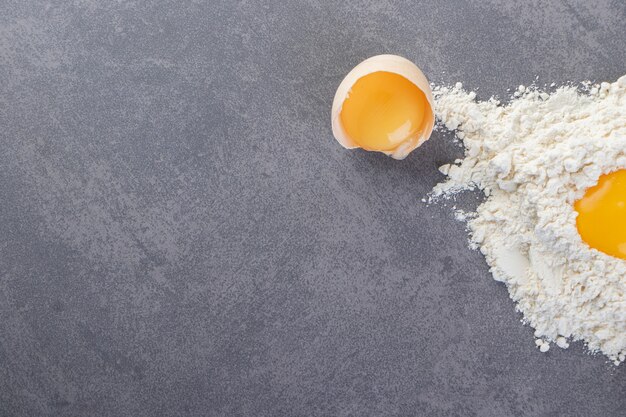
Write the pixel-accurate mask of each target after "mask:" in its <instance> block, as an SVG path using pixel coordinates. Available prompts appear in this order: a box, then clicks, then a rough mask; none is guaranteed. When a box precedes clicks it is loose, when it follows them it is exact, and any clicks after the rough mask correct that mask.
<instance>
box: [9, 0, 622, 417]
mask: <svg viewBox="0 0 626 417" xmlns="http://www.w3.org/2000/svg"><path fill="white" fill-rule="evenodd" d="M625 33H626V5H625V4H624V2H622V1H596V2H587V1H567V0H558V1H557V0H555V1H550V2H544V1H539V0H535V1H527V2H518V1H514V0H506V1H485V2H478V1H476V2H465V1H436V2H419V1H322V0H307V1H280V0H272V1H255V0H251V1H206V2H202V1H189V0H184V1H181V0H176V1H174V0H172V1H166V0H163V1H121V0H120V1H98V0H73V1H69V0H52V1H36V0H0V126H1V130H0V415H2V416H103V417H106V416H112V417H113V416H133V417H135V416H387V415H389V416H392V415H394V416H396V415H397V416H494V417H496V416H498V417H499V416H624V415H626V412H625V409H626V396H625V393H626V380H625V376H626V374H625V367H624V366H621V367H618V368H615V367H613V366H611V365H610V364H608V363H607V362H606V360H605V358H604V357H601V356H590V355H588V354H586V353H585V352H584V349H583V347H582V345H581V344H574V345H573V347H572V348H571V349H568V350H565V351H563V350H560V349H558V348H556V347H553V348H552V349H551V350H550V352H549V353H548V354H541V353H539V352H538V351H537V349H536V348H535V347H534V341H533V337H532V330H531V329H530V328H528V327H525V326H522V325H521V324H520V316H519V315H518V314H517V313H516V312H515V310H514V306H513V304H512V302H511V301H510V300H509V298H508V296H507V292H506V289H505V288H504V286H502V285H501V284H498V283H496V282H495V281H493V280H492V279H491V278H490V276H489V273H488V270H487V266H486V265H485V262H484V260H483V258H482V257H481V255H480V254H479V253H477V252H473V251H470V250H469V249H467V245H466V239H467V238H466V233H465V232H464V229H463V225H462V224H460V223H457V222H455V221H454V219H453V216H452V214H451V210H450V208H449V207H448V208H445V207H427V206H425V204H423V203H422V202H421V201H420V199H421V198H422V197H423V196H424V195H425V194H426V193H427V192H428V191H429V190H430V189H431V187H432V186H433V185H434V184H436V183H437V182H438V181H440V180H441V176H440V174H439V173H438V172H437V169H436V167H437V166H438V165H439V164H441V163H444V162H448V161H451V160H453V159H454V158H455V157H457V156H458V155H459V152H460V151H459V149H458V148H457V147H456V146H455V145H453V144H452V142H451V138H450V136H449V135H446V134H442V133H436V134H434V135H433V137H432V139H431V140H430V141H429V142H428V143H427V144H426V145H425V146H424V147H423V148H422V149H421V150H420V151H419V152H417V153H415V154H414V155H411V156H410V157H409V158H408V159H406V160H405V161H402V162H397V161H393V160H391V159H389V158H386V157H384V156H381V155H374V154H368V153H365V152H362V151H353V152H348V151H345V150H343V149H342V148H340V147H339V146H338V145H337V143H336V142H335V141H334V139H333V138H332V135H331V131H330V122H329V112H330V105H331V102H332V97H333V94H334V91H335V88H336V87H337V85H338V83H339V82H340V80H341V79H342V77H343V76H344V75H345V74H346V73H347V72H348V71H349V70H350V68H351V67H352V66H354V65H355V64H357V63H358V62H359V61H360V60H362V59H364V58H366V57H369V56H371V55H375V54H378V53H397V54H401V55H404V56H406V57H408V58H409V59H411V60H414V61H415V62H416V63H418V65H420V66H421V67H422V68H423V69H424V71H425V72H426V73H427V74H428V75H429V76H430V78H431V79H432V80H433V81H435V82H446V83H452V82H455V81H458V80H460V81H463V82H464V83H465V85H466V86H468V87H469V88H479V92H480V95H481V96H482V97H483V98H484V97H488V96H490V95H492V94H500V95H505V94H506V89H507V88H509V87H515V86H517V85H519V84H529V83H531V82H532V81H533V80H535V76H538V77H539V81H538V82H539V83H540V84H543V83H546V82H547V83H549V82H552V81H556V82H559V83H562V82H566V81H570V80H572V81H580V80H583V79H588V78H590V79H593V80H600V81H602V80H614V79H616V78H617V77H618V76H620V75H622V74H623V73H624V72H625V68H626V49H625V48H624V41H625V35H624V34H625ZM478 199H479V196H478V195H468V196H465V197H464V199H463V201H461V202H460V203H459V204H460V205H463V206H467V205H472V204H476V202H477V201H478Z"/></svg>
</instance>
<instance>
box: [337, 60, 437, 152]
mask: <svg viewBox="0 0 626 417" xmlns="http://www.w3.org/2000/svg"><path fill="white" fill-rule="evenodd" d="M378 71H386V72H392V73H395V74H398V75H401V76H403V77H404V78H406V79H407V80H409V81H410V82H412V83H413V84H415V85H416V86H417V88H419V89H420V90H421V91H422V92H423V93H424V95H425V96H426V100H427V101H428V104H429V105H430V109H429V114H428V115H427V118H426V120H425V121H424V128H423V129H422V131H421V132H420V133H419V134H418V135H416V136H414V137H411V138H409V139H407V140H405V141H404V142H402V143H401V144H400V145H398V147H397V148H395V149H393V150H391V151H379V152H382V153H384V154H386V155H389V156H391V157H392V158H395V159H404V158H406V156H407V155H408V154H409V153H411V151H413V150H414V149H415V148H417V147H418V146H420V145H421V144H422V143H424V142H426V140H428V138H429V137H430V134H431V133H432V131H433V127H434V126H435V113H434V108H435V107H434V100H433V92H432V90H431V88H430V84H429V83H428V80H427V79H426V76H424V73H423V72H422V71H421V70H420V69H419V68H418V67H417V65H415V64H414V63H413V62H411V61H409V60H408V59H406V58H403V57H401V56H397V55H377V56H373V57H371V58H369V59H366V60H365V61H363V62H361V63H360V64H359V65H357V66H356V67H354V68H353V69H352V71H350V72H349V73H348V75H346V77H345V78H344V79H343V81H342V82H341V84H339V87H338V88H337V92H336V93H335V99H334V100H333V107H332V111H331V118H332V127H333V135H334V136H335V139H337V142H339V143H340V144H341V146H343V147H344V148H346V149H354V148H358V147H359V145H357V144H356V142H354V141H353V140H352V139H351V138H350V137H349V136H348V135H347V134H346V132H345V130H344V128H343V126H342V124H341V118H340V117H339V115H340V114H341V108H342V107H343V103H344V101H345V100H346V98H347V96H348V93H349V92H350V90H351V89H352V86H353V85H354V83H356V82H357V80H359V79H360V78H361V77H363V76H365V75H367V74H370V73H373V72H378Z"/></svg>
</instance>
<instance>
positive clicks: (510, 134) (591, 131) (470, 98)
mask: <svg viewBox="0 0 626 417" xmlns="http://www.w3.org/2000/svg"><path fill="white" fill-rule="evenodd" d="M435 100H436V106H435V107H436V113H437V117H438V118H439V120H440V122H441V123H442V124H443V126H445V127H446V128H448V129H450V130H455V131H456V135H457V137H458V138H459V139H460V140H462V142H463V145H464V147H465V158H464V159H463V160H461V161H460V162H459V163H456V164H451V165H444V166H442V167H441V168H440V170H441V172H442V173H444V174H445V175H447V180H446V181H445V182H443V183H441V184H438V185H437V186H436V187H435V188H434V189H433V192H432V194H431V199H437V198H442V197H446V196H449V195H451V194H454V193H457V192H460V191H462V190H467V189H472V188H479V189H480V190H482V191H483V192H484V193H485V195H486V196H487V199H486V201H485V202H484V203H483V204H482V205H480V206H479V207H478V209H477V212H476V213H475V215H474V216H470V217H469V220H468V227H469V230H470V234H471V235H470V240H471V243H472V245H474V246H476V247H478V248H480V250H481V252H482V253H483V254H484V255H485V258H486V260H487V263H488V264H489V266H490V267H491V273H492V274H493V277H494V279H496V280H498V281H502V282H504V283H506V285H507V287H508V289H509V294H510V296H511V298H512V299H513V300H514V301H515V302H516V303H517V308H518V310H519V311H520V312H522V313H523V315H524V320H525V322H527V323H528V324H530V325H531V326H532V327H534V328H535V336H536V337H537V338H538V340H537V346H538V347H539V348H540V350H541V351H542V352H545V351H547V350H548V348H549V343H550V342H554V343H556V344H557V346H559V347H561V348H566V347H568V345H569V342H568V341H571V340H582V341H583V342H585V343H586V345H587V346H588V348H589V350H591V351H592V352H602V353H604V354H605V355H606V356H608V357H609V359H611V360H612V361H614V362H615V364H619V363H620V362H623V361H624V359H625V355H626V261H624V260H622V259H618V258H615V257H612V256H609V255H606V254H604V253H602V252H599V251H597V250H595V249H592V248H590V247H589V246H588V245H587V244H586V243H585V242H583V240H582V239H581V237H580V235H579V234H578V231H577V229H576V216H577V213H576V212H575V210H574V208H573V205H574V202H575V201H576V200H578V199H580V198H581V197H582V196H583V195H584V193H585V190H586V189H587V188H589V187H592V186H594V185H595V184H596V183H597V181H598V179H599V177H600V176H601V175H602V174H606V173H610V172H613V171H616V170H620V169H626V76H623V77H621V78H620V79H619V80H617V81H616V82H615V83H612V84H609V83H602V84H600V85H595V86H591V85H589V88H588V91H587V92H585V93H581V92H579V91H578V90H577V89H576V88H575V87H562V88H559V89H557V90H556V91H555V92H553V93H551V94H548V93H546V92H541V91H537V90H532V89H527V88H525V87H524V86H520V87H519V88H518V89H517V91H516V92H515V96H514V97H513V99H512V101H511V102H510V103H509V104H508V105H501V104H500V103H499V102H498V101H497V100H495V99H490V100H488V101H485V102H478V101H476V95H475V93H473V92H467V91H465V90H463V89H462V86H461V85H460V84H459V83H457V85H456V86H455V87H453V88H447V87H440V88H436V89H435Z"/></svg>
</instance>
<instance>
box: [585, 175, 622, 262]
mask: <svg viewBox="0 0 626 417" xmlns="http://www.w3.org/2000/svg"><path fill="white" fill-rule="evenodd" d="M574 208H575V209H576V211H577V212H578V217H577V219H576V226H577V227H578V233H580V236H581V237H582V239H583V240H584V241H585V242H586V243H587V244H588V245H589V246H591V247H592V248H594V249H597V250H599V251H601V252H604V253H606V254H608V255H611V256H615V257H616V258H622V259H626V169H623V170H620V171H615V172H612V173H610V174H606V175H603V176H601V177H600V180H599V181H598V184H597V185H596V186H595V187H592V188H589V189H588V190H587V191H586V192H585V196H584V197H583V198H581V199H580V200H578V201H577V202H576V204H575V205H574Z"/></svg>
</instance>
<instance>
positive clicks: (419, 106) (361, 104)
mask: <svg viewBox="0 0 626 417" xmlns="http://www.w3.org/2000/svg"><path fill="white" fill-rule="evenodd" d="M430 111H431V110H430V105H429V103H428V100H427V99H426V96H425V95H424V93H423V92H422V90H420V89H419V88H417V86H416V85H415V84H413V83H412V82H411V81H409V80H407V79H406V78H404V77H403V76H401V75H398V74H395V73H392V72H386V71H378V72H373V73H370V74H367V75H365V76H364V77H361V78H359V80H357V82H356V83H355V84H354V85H353V86H352V88H351V89H350V92H349V93H348V97H347V98H346V100H345V101H344V102H343V106H342V108H341V114H340V118H341V124H342V125H343V128H344V130H345V132H346V134H347V135H348V136H349V137H350V138H351V139H352V140H354V141H355V142H356V143H357V144H358V145H359V146H360V147H361V148H363V149H366V150H369V151H390V150H392V149H395V148H396V147H397V146H398V145H399V144H400V143H402V142H404V141H405V140H406V139H408V138H410V137H412V136H414V135H416V134H418V133H419V132H420V131H421V130H422V128H423V125H424V121H425V119H426V115H427V114H428V113H429V112H430Z"/></svg>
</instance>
